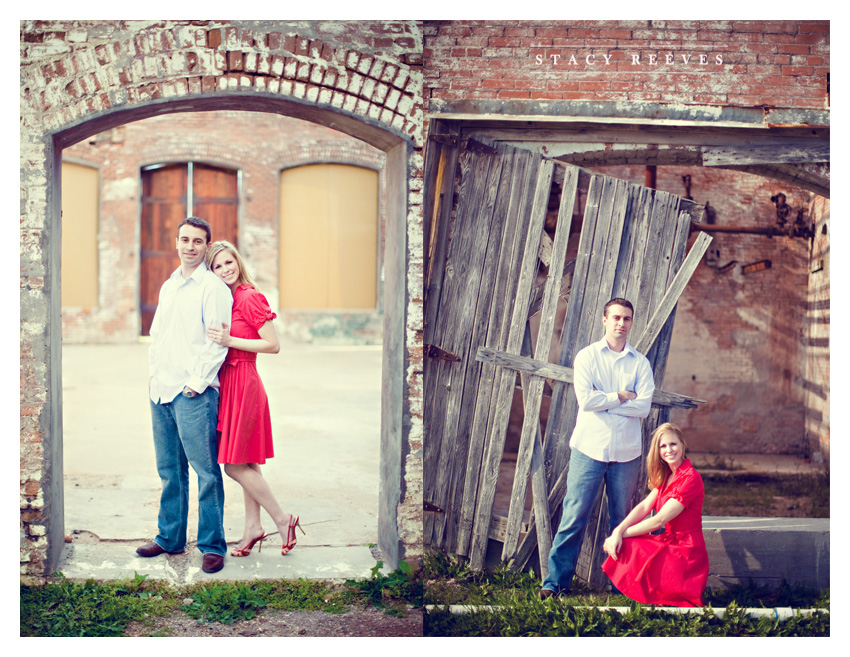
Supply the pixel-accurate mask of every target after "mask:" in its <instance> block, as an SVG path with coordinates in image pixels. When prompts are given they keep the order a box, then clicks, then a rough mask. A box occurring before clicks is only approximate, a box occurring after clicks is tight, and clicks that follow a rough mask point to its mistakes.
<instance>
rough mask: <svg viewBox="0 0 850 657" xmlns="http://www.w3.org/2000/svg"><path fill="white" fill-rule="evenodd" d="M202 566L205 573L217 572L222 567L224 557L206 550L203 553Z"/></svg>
mask: <svg viewBox="0 0 850 657" xmlns="http://www.w3.org/2000/svg"><path fill="white" fill-rule="evenodd" d="M203 568H204V572H205V573H217V572H218V571H219V570H221V569H222V568H224V557H223V556H221V555H220V554H215V553H213V552H207V553H206V554H205V555H204V566H203Z"/></svg>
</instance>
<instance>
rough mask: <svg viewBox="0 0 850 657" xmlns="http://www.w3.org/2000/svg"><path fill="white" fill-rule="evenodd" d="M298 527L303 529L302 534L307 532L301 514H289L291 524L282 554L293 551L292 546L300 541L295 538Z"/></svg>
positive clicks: (287, 530)
mask: <svg viewBox="0 0 850 657" xmlns="http://www.w3.org/2000/svg"><path fill="white" fill-rule="evenodd" d="M293 520H294V522H293ZM296 527H297V528H298V529H300V530H301V533H302V534H306V533H307V532H305V531H304V528H303V527H301V518H300V516H289V526H288V527H287V529H286V543H284V544H283V549H282V550H281V551H280V554H281V556H286V555H287V554H289V553H290V552H292V548H294V547H295V546H296V544H297V543H298V541H296V540H295V528H296Z"/></svg>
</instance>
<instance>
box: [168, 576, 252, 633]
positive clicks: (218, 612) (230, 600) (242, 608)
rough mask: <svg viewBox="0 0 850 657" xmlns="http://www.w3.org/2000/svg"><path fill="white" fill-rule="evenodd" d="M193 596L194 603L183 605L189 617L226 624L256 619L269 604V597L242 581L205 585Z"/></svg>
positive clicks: (193, 593) (196, 590)
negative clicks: (266, 599)
mask: <svg viewBox="0 0 850 657" xmlns="http://www.w3.org/2000/svg"><path fill="white" fill-rule="evenodd" d="M190 596H191V599H192V602H190V603H189V604H186V605H183V607H182V608H183V610H184V611H185V612H186V613H187V614H188V615H189V616H191V617H192V618H196V619H198V620H200V621H205V622H210V623H211V622H217V623H222V624H224V625H232V624H233V623H234V622H235V621H237V620H247V619H250V618H253V617H254V616H256V615H257V611H258V610H259V609H261V608H262V607H265V606H266V603H265V600H263V599H262V598H261V597H260V596H259V595H257V593H256V592H255V591H254V590H253V588H252V587H251V586H248V585H247V584H243V583H242V582H236V583H233V584H231V583H223V584H218V583H216V584H203V585H201V586H200V587H198V588H197V589H195V590H194V591H193V592H192V593H191V594H190Z"/></svg>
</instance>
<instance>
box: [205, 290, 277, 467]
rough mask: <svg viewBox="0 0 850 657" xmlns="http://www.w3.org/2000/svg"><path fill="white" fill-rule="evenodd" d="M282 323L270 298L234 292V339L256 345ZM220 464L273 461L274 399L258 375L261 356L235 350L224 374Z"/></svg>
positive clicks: (221, 377)
mask: <svg viewBox="0 0 850 657" xmlns="http://www.w3.org/2000/svg"><path fill="white" fill-rule="evenodd" d="M275 317H277V315H276V314H275V313H273V312H272V309H271V307H270V306H269V302H268V301H267V300H266V297H265V296H263V295H262V294H261V293H259V292H257V290H255V289H254V288H253V287H252V286H250V285H247V284H243V285H240V286H239V287H237V288H236V290H234V292H233V316H232V320H231V323H230V335H231V336H232V337H234V338H247V339H249V340H257V339H259V337H260V333H259V330H260V328H261V327H262V326H263V324H265V323H266V322H267V321H269V320H272V319H274V318H275ZM219 380H220V386H221V401H220V402H219V408H218V431H219V434H220V435H219V443H218V462H219V463H265V462H266V459H269V458H271V457H272V456H274V447H273V445H272V422H271V414H270V413H269V398H268V396H267V395H266V389H265V388H264V387H263V382H262V381H261V380H260V375H259V373H258V372H257V354H255V353H252V352H250V351H242V350H241V349H234V348H233V347H231V348H230V349H228V351H227V357H226V358H225V359H224V365H222V366H221V370H220V371H219Z"/></svg>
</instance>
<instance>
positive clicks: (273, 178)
mask: <svg viewBox="0 0 850 657" xmlns="http://www.w3.org/2000/svg"><path fill="white" fill-rule="evenodd" d="M63 156H64V157H67V158H69V159H71V160H73V161H75V162H79V163H82V164H87V165H90V166H96V167H97V168H98V170H99V174H100V186H101V206H100V225H99V245H100V263H101V267H100V285H99V303H98V305H97V307H94V308H63V311H62V330H63V336H62V338H63V341H64V342H66V343H103V342H111V343H115V342H119V343H120V342H128V341H134V340H135V339H136V338H137V337H138V335H139V289H138V284H139V267H140V262H139V260H140V256H139V244H138V243H135V242H132V241H131V242H130V243H128V242H127V239H126V236H127V235H137V234H138V230H139V197H138V193H139V192H138V189H139V184H140V183H139V181H140V169H141V167H144V166H147V165H150V164H156V163H159V162H185V161H188V160H192V161H196V162H206V163H211V164H215V165H218V166H224V167H229V168H232V169H238V170H239V171H240V172H241V173H242V190H241V197H240V199H239V204H240V207H239V226H240V235H239V243H240V250H241V251H242V253H243V255H244V256H245V257H246V258H247V263H248V266H249V267H250V268H251V271H252V272H253V273H254V278H255V279H256V280H257V284H258V286H259V287H260V288H261V289H262V290H263V292H264V293H265V294H266V295H267V296H268V297H269V300H270V301H271V302H272V303H276V300H277V298H278V297H277V295H278V278H279V277H278V244H279V231H278V228H279V221H278V218H279V208H278V205H279V192H280V171H281V169H285V168H288V167H292V166H298V165H302V164H313V163H319V162H334V163H344V164H353V165H356V166H364V167H368V168H372V169H378V170H381V169H382V168H383V166H384V162H385V160H386V156H385V155H384V153H383V152H381V151H379V150H377V149H376V148H373V147H371V146H369V145H368V144H365V143H364V142H362V141H360V140H358V139H354V138H353V137H349V136H348V135H345V134H343V133H341V132H337V131H335V130H331V129H330V128H326V127H324V126H320V125H316V124H315V123H310V122H308V121H301V120H298V119H293V118H291V117H286V116H279V115H276V114H265V113H261V112H231V111H219V112H191V113H181V114H171V115H166V116H160V117H155V118H150V119H145V120H142V121H135V122H133V123H128V124H126V125H123V126H120V127H118V128H114V129H113V130H110V131H107V132H105V133H102V134H99V135H96V136H95V137H92V138H91V139H88V140H85V141H83V142H80V143H78V144H75V145H73V146H71V147H70V148H67V149H65V151H64V152H63ZM381 178H382V180H383V173H381ZM382 190H383V186H382ZM384 201H385V194H383V195H382V201H381V205H380V207H381V209H383V206H384ZM381 216H382V217H383V212H382V213H381ZM314 315H316V314H312V315H311V314H310V313H306V314H305V315H304V316H303V317H300V319H298V320H297V321H296V320H295V318H289V317H288V318H287V321H286V322H283V323H282V325H281V326H282V328H283V329H284V330H285V331H286V332H288V333H289V334H291V335H293V336H297V337H301V338H302V339H310V337H311V331H310V328H311V326H312V322H313V321H315V318H314ZM318 315H322V316H323V317H324V314H323V313H318ZM358 318H359V320H360V323H361V324H362V325H361V326H359V329H360V330H359V331H357V332H356V333H355V332H353V331H352V330H351V329H350V327H349V328H348V330H346V323H345V320H344V316H342V315H341V316H334V317H324V320H325V322H326V323H327V322H328V321H331V322H334V321H335V322H336V326H337V330H336V331H335V332H333V334H332V335H330V336H327V337H326V338H325V339H333V340H336V341H352V340H357V341H368V342H373V343H376V344H379V343H380V341H381V322H380V317H379V313H378V312H375V313H361V314H359V315H358Z"/></svg>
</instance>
